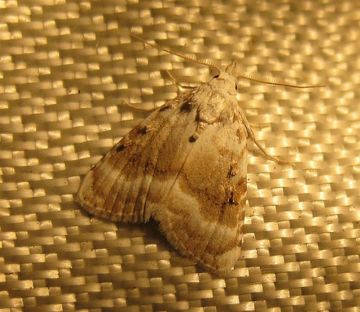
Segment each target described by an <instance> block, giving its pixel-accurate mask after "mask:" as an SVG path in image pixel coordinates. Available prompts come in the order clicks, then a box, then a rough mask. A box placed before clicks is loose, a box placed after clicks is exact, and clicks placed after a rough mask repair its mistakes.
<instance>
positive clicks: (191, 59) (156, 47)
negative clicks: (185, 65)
mask: <svg viewBox="0 0 360 312" xmlns="http://www.w3.org/2000/svg"><path fill="white" fill-rule="evenodd" d="M130 36H131V37H133V38H135V39H137V40H140V41H141V42H143V43H144V44H146V45H148V46H150V47H152V48H155V49H158V50H160V51H164V52H167V53H169V54H173V55H176V56H178V57H181V58H182V59H184V60H187V61H190V62H193V63H197V64H201V65H205V66H207V67H212V68H214V69H216V70H218V71H220V68H219V67H218V66H216V65H215V64H213V63H210V62H209V61H206V60H197V59H196V58H194V57H191V56H188V55H183V54H181V53H179V52H174V51H172V50H170V49H167V48H163V47H160V46H159V45H157V44H155V43H150V42H148V41H146V40H145V39H143V38H141V37H140V36H138V35H135V34H133V33H131V34H130Z"/></svg>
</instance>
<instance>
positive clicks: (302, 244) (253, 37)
mask: <svg viewBox="0 0 360 312" xmlns="http://www.w3.org/2000/svg"><path fill="white" fill-rule="evenodd" d="M359 25H360V6H359V2H358V1H353V0H348V1H337V0H326V1H325V0H321V1H295V0H294V1H292V0H283V1H251V0H249V1H245V0H244V1H242V0H238V1H236V0H233V1H220V0H215V1H208V0H198V1H191V0H174V1H165V0H163V1H161V0H151V1H148V0H146V1H145V0H143V1H140V0H133V1H125V0H102V1H95V0H94V1H89V0H82V1H76V0H59V1H54V0H31V1H29V0H2V1H1V0H0V128H1V131H0V142H1V146H0V183H1V184H0V238H1V240H0V309H1V311H21V310H24V311H43V312H45V311H172V310H185V311H187V310H192V311H205V310H206V311H215V310H219V311H255V310H257V311H262V310H263V311H265V310H270V311H279V310H280V309H282V310H284V311H303V310H308V311H315V310H318V311H320V310H321V311H329V310H331V311H340V310H341V311H359V310H360V308H359V307H360V262H359V254H360V241H359V237H360V205H359V204H360V197H359V187H360V182H359V178H360V156H359V155H360V143H359V139H360V104H359V103H360V93H359V91H358V90H359V84H360V79H359V77H360V76H359V72H360V57H359V56H360V38H359V37H360V31H359ZM130 31H134V32H136V33H138V34H141V35H142V36H143V37H144V38H146V39H147V40H150V41H152V40H155V41H156V42H157V43H158V44H160V45H161V46H163V47H166V48H171V49H173V50H175V51H177V52H181V53H184V54H190V55H194V56H196V57H197V58H199V59H210V60H213V61H216V62H218V63H222V64H226V63H229V62H230V61H231V60H232V59H237V60H238V62H239V64H240V66H241V67H242V68H243V70H244V73H250V74H254V73H255V74H256V75H257V76H259V77H262V78H266V77H271V79H273V78H274V79H277V80H281V81H286V82H292V83H297V84H299V85H301V84H325V85H326V86H325V87H322V88H310V89H294V88H289V87H274V86H269V85H265V84H258V83H254V82H249V81H247V80H241V81H239V105H241V107H242V108H243V109H244V112H245V113H246V115H247V116H248V119H249V121H250V122H251V123H252V124H253V125H254V126H255V127H256V126H258V127H257V128H255V129H254V131H255V133H256V136H257V138H258V139H259V141H260V142H261V143H262V144H263V145H264V146H266V148H267V151H268V152H269V153H270V154H272V155H277V156H280V157H282V158H283V159H289V160H291V161H292V162H293V165H277V164H275V163H273V162H271V161H268V160H266V159H264V158H263V157H262V156H261V155H260V154H259V153H258V152H257V151H256V149H255V148H251V146H250V147H249V148H250V150H251V151H253V152H252V153H250V156H249V165H248V189H249V192H248V209H247V211H246V225H245V228H244V232H245V238H244V243H243V252H242V255H241V258H240V259H239V261H238V262H237V264H236V267H235V269H234V270H233V271H231V272H230V273H229V274H228V275H226V276H222V277H219V276H213V275H211V274H209V273H207V272H205V271H203V270H201V269H199V268H198V267H196V266H194V264H193V263H192V262H191V261H189V260H187V259H184V258H182V257H180V256H179V255H178V254H177V253H176V252H175V251H174V250H173V249H172V248H171V246H170V245H169V244H168V243H167V242H166V241H165V239H164V238H163V237H162V236H161V235H160V234H159V232H158V230H157V226H156V224H155V223H150V224H147V225H124V224H114V223H110V222H104V221H101V220H98V219H95V218H91V217H90V216H88V215H85V214H84V213H82V211H81V210H80V209H79V207H78V206H77V205H76V204H74V201H73V198H74V194H75V193H76V191H77V188H78V186H79V183H80V179H81V177H82V176H83V175H84V174H85V173H86V172H87V170H89V168H90V166H91V165H93V164H94V163H96V161H98V160H99V159H100V158H101V156H102V155H103V154H104V153H105V152H106V151H107V150H109V149H110V147H111V146H112V145H113V144H114V143H115V142H116V141H117V140H118V139H119V138H120V137H121V136H123V135H124V134H125V133H127V132H128V131H129V130H130V129H131V128H132V127H133V126H134V125H136V124H137V123H138V122H139V121H140V120H142V119H143V118H145V117H146V116H147V115H148V114H149V113H148V112H142V111H139V110H136V109H134V108H131V107H130V106H128V105H125V104H124V103H125V102H129V103H132V104H133V105H137V106H139V107H142V108H145V109H151V108H153V107H155V106H158V105H161V104H162V103H163V102H164V101H166V100H167V99H171V98H173V97H175V96H176V94H177V92H178V90H177V88H176V86H175V85H174V83H173V82H172V81H171V79H169V77H168V75H167V73H166V70H169V71H170V72H171V74H172V75H173V76H174V77H175V78H176V80H177V81H178V82H179V83H183V84H197V83H199V82H201V81H206V79H208V78H209V71H208V69H207V68H204V67H202V66H199V65H196V64H193V63H190V62H184V61H183V60H182V59H179V58H177V57H175V56H172V55H169V54H166V53H164V52H159V51H157V50H156V49H153V48H149V47H146V48H145V47H144V45H143V44H142V43H140V42H139V41H136V40H135V39H133V38H130V36H129V33H130ZM266 79H267V78H266Z"/></svg>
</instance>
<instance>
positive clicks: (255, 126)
mask: <svg viewBox="0 0 360 312" xmlns="http://www.w3.org/2000/svg"><path fill="white" fill-rule="evenodd" d="M249 125H250V127H251V128H255V129H256V128H257V129H263V128H266V127H268V126H267V125H258V124H253V123H249Z"/></svg>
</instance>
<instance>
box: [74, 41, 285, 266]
mask: <svg viewBox="0 0 360 312" xmlns="http://www.w3.org/2000/svg"><path fill="white" fill-rule="evenodd" d="M135 37H136V38H138V37H137V36H135ZM140 40H143V39H140ZM145 43H147V42H145ZM147 44H149V45H151V46H153V45H152V44H150V43H147ZM165 51H167V52H168V50H165ZM175 54H176V53H175ZM180 56H182V55H180ZM182 57H184V58H185V56H182ZM197 62H200V61H197ZM200 63H202V64H205V65H208V66H209V63H207V62H200ZM214 67H216V66H214ZM216 69H217V71H218V73H217V74H216V75H215V76H214V77H212V79H210V80H209V81H208V82H206V83H202V84H200V85H199V86H198V87H195V88H192V89H191V90H189V91H187V92H184V93H181V94H179V95H178V96H177V97H176V98H175V99H173V100H170V101H168V102H166V103H165V104H164V105H163V106H161V107H160V108H158V109H157V110H155V111H154V112H152V113H151V114H150V115H149V116H148V117H147V118H146V119H145V120H143V121H142V122H141V123H140V124H139V125H138V126H136V127H135V128H134V129H132V130H131V131H130V133H128V134H127V135H125V136H124V137H123V138H122V139H121V140H120V142H118V143H117V144H116V145H115V146H114V147H113V148H112V149H111V150H110V151H109V152H108V153H107V154H106V155H105V156H104V157H103V158H102V159H101V160H100V161H99V162H98V163H97V164H96V165H95V166H94V167H93V168H92V169H91V170H90V171H89V172H88V173H87V174H86V176H85V178H84V179H83V181H82V184H81V186H80V189H79V191H78V193H77V198H76V200H77V202H78V203H79V204H80V205H81V206H82V207H83V208H84V209H85V210H86V211H87V212H89V213H90V214H93V215H95V216H97V217H100V218H105V219H109V220H112V221H119V222H129V223H145V222H147V221H149V219H150V218H153V219H154V220H156V221H157V222H158V224H159V227H160V230H161V232H162V233H163V234H164V235H165V237H166V239H167V240H168V241H169V242H170V244H171V245H172V246H173V247H174V248H175V249H176V250H177V251H178V252H179V253H180V254H181V255H183V256H186V257H189V258H191V259H192V260H194V261H195V262H197V263H198V264H199V265H200V266H202V267H203V268H205V269H206V270H209V271H211V272H217V273H222V272H226V271H228V270H230V269H231V268H232V267H233V266H234V265H235V263H236V261H237V260H238V258H239V255H240V249H241V246H240V245H241V240H242V236H243V232H242V227H243V223H244V211H245V205H246V190H247V154H248V149H247V141H248V140H252V141H253V142H254V143H255V144H256V145H257V146H258V147H259V148H260V150H261V152H262V153H263V154H264V155H265V156H266V157H267V158H269V159H271V160H274V161H279V159H277V158H275V157H272V156H270V155H268V154H267V153H266V151H265V150H264V148H263V147H262V146H261V145H260V144H259V143H258V142H257V141H256V139H255V136H254V133H253V131H252V129H251V127H250V125H249V122H248V121H247V119H246V116H245V114H244V113H243V111H242V109H241V107H240V106H239V104H238V102H237V99H236V94H237V77H238V76H237V75H236V63H231V64H230V65H229V66H227V67H226V68H224V69H222V68H219V67H216Z"/></svg>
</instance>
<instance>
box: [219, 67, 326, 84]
mask: <svg viewBox="0 0 360 312" xmlns="http://www.w3.org/2000/svg"><path fill="white" fill-rule="evenodd" d="M237 67H238V64H237V62H236V61H233V62H232V63H231V64H229V65H228V66H227V67H226V69H225V71H226V72H228V73H230V74H232V75H233V76H234V77H236V78H242V79H247V80H250V81H255V82H258V83H264V84H269V85H273V86H283V87H291V88H298V89H306V88H321V87H326V85H321V84H320V85H296V84H292V83H287V82H282V81H276V80H273V79H271V78H270V79H261V78H258V77H255V76H251V75H245V74H242V73H241V72H240V71H239V70H238V68H237Z"/></svg>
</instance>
